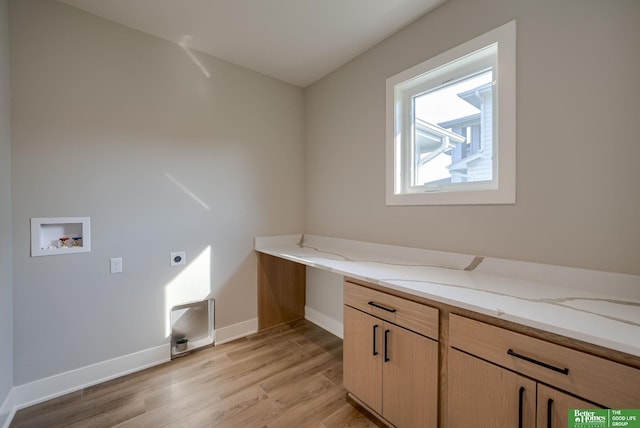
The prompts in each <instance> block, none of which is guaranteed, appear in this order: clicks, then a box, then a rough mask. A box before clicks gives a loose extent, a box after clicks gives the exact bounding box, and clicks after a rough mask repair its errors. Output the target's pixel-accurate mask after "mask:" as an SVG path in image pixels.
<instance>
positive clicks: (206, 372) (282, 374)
mask: <svg viewBox="0 0 640 428" xmlns="http://www.w3.org/2000/svg"><path fill="white" fill-rule="evenodd" d="M114 426H117V427H122V428H124V427H135V428H143V427H149V428H157V427H185V428H186V427H188V428H198V427H214V426H215V427H242V428H245V427H268V428H271V427H287V428H292V427H325V428H337V427H374V426H383V425H381V424H380V423H379V422H377V421H375V420H374V419H373V418H371V417H370V416H367V414H366V411H364V410H363V409H362V408H358V407H357V405H356V404H355V403H353V402H351V401H349V400H348V399H347V397H346V391H345V389H344V388H343V386H342V340H341V339H339V338H337V337H335V336H333V335H332V334H330V333H327V332H326V331H324V330H322V329H321V328H319V327H317V326H315V325H313V324H311V323H309V322H307V321H304V320H303V321H298V322H294V323H292V324H289V325H286V326H282V327H276V328H274V329H271V330H268V331H265V332H261V333H257V334H255V335H252V336H249V337H246V338H244V339H240V340H236V341H234V342H230V343H227V344H223V345H220V346H216V347H213V348H207V349H204V350H201V351H198V352H194V353H192V354H190V355H187V356H185V357H182V358H178V359H175V360H173V361H171V362H170V363H166V364H162V365H160V366H156V367H153V368H151V369H148V370H144V371H141V372H138V373H134V374H132V375H129V376H124V377H121V378H118V379H115V380H112V381H109V382H105V383H102V384H100V385H96V386H93V387H90V388H86V389H84V390H81V391H77V392H74V393H71V394H68V395H65V396H63V397H59V398H55V399H53V400H50V401H46V402H44V403H40V404H37V405H35V406H31V407H28V408H26V409H22V410H20V411H18V412H17V413H16V415H15V417H14V419H13V422H12V424H11V427H46V428H52V427H74V428H76V427H91V428H97V427H114Z"/></svg>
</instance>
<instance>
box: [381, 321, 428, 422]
mask: <svg viewBox="0 0 640 428" xmlns="http://www.w3.org/2000/svg"><path fill="white" fill-rule="evenodd" d="M386 331H388V333H387V338H386V340H388V343H387V344H386V346H387V350H388V355H387V356H388V359H389V361H386V362H383V363H382V373H383V376H382V383H383V395H382V397H383V398H382V407H383V411H382V414H383V415H384V417H385V419H387V420H388V421H389V422H391V423H392V424H394V425H395V426H396V427H398V428H403V427H437V426H438V342H436V341H434V340H431V339H428V338H426V337H423V336H420V335H418V334H416V333H413V332H411V331H409V330H406V329H404V328H401V327H398V326H395V325H392V324H388V323H385V326H384V331H383V344H384V340H385V338H384V333H385V332H386ZM383 351H384V350H383Z"/></svg>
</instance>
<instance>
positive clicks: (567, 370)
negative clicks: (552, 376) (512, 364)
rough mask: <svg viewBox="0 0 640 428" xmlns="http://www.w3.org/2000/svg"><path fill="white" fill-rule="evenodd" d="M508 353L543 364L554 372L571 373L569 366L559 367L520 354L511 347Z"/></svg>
mask: <svg viewBox="0 0 640 428" xmlns="http://www.w3.org/2000/svg"><path fill="white" fill-rule="evenodd" d="M507 354H509V355H511V356H513V357H516V358H520V359H521V360H525V361H528V362H530V363H533V364H537V365H539V366H542V367H544V368H546V369H549V370H553V371H554V372H558V373H562V374H563V375H568V374H569V369H567V368H564V369H561V368H559V367H556V366H552V365H551V364H547V363H543V362H542V361H538V360H535V359H533V358H531V357H527V356H526V355H522V354H518V353H516V352H513V349H509V350H508V351H507Z"/></svg>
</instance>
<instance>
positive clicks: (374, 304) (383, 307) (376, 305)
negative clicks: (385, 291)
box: [369, 302, 396, 313]
mask: <svg viewBox="0 0 640 428" xmlns="http://www.w3.org/2000/svg"><path fill="white" fill-rule="evenodd" d="M369 304H370V305H371V306H373V307H374V308H378V309H382V310H383V311H387V312H391V313H393V312H395V311H396V310H395V309H393V308H387V307H386V306H382V305H379V304H377V303H376V302H369Z"/></svg>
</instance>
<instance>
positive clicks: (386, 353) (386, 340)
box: [384, 330, 391, 363]
mask: <svg viewBox="0 0 640 428" xmlns="http://www.w3.org/2000/svg"><path fill="white" fill-rule="evenodd" d="M390 331H391V330H385V331H384V362H385V363H387V362H389V361H391V358H389V332H390Z"/></svg>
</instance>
